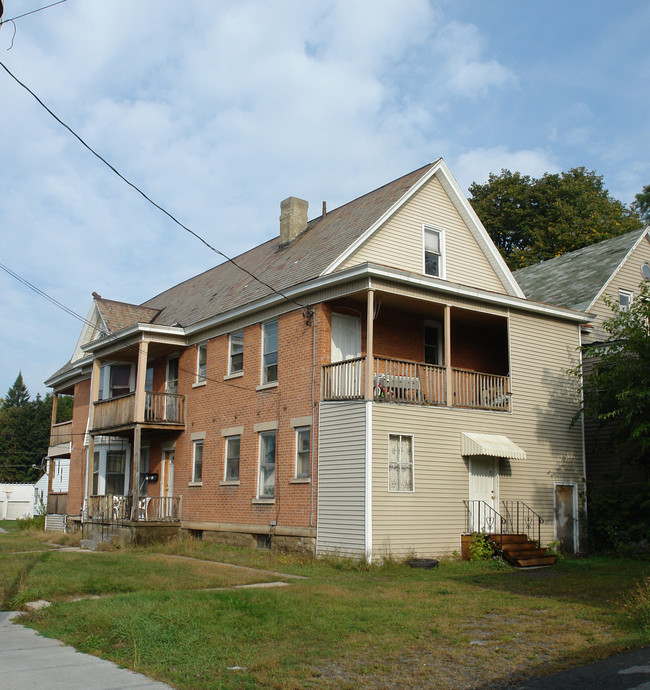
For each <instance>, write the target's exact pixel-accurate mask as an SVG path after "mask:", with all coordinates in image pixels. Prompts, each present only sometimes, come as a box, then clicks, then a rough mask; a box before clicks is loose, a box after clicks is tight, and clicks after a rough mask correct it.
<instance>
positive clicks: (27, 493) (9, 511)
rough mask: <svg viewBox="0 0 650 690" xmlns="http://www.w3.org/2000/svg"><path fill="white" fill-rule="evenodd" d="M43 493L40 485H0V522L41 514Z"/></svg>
mask: <svg viewBox="0 0 650 690" xmlns="http://www.w3.org/2000/svg"><path fill="white" fill-rule="evenodd" d="M43 501H44V493H43V489H42V487H41V486H40V484H39V483H38V482H37V483H35V484H0V520H18V519H19V518H30V517H34V515H39V514H42V513H41V510H42V508H43Z"/></svg>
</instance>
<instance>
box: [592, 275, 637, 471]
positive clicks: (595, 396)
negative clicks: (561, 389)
mask: <svg viewBox="0 0 650 690" xmlns="http://www.w3.org/2000/svg"><path fill="white" fill-rule="evenodd" d="M606 301H607V303H608V305H609V306H610V308H611V309H612V316H611V318H609V319H608V320H607V321H606V322H605V324H604V327H605V330H606V332H607V334H608V337H607V339H606V341H605V342H604V343H603V344H602V345H600V346H585V348H584V355H585V357H587V358H591V361H592V362H595V365H594V366H590V367H589V368H588V371H587V373H586V375H585V377H584V382H583V394H584V395H583V398H584V411H585V414H586V415H588V416H589V415H593V416H595V417H596V418H597V419H598V420H599V421H600V422H601V423H603V424H606V423H610V422H613V423H615V424H614V425H613V426H612V428H613V429H614V436H613V438H614V442H615V443H616V445H617V447H618V448H619V449H621V450H623V451H624V453H625V454H626V455H627V456H628V457H631V458H634V459H635V460H637V461H641V462H645V463H646V464H648V463H650V333H649V332H648V324H650V283H648V282H646V281H644V282H643V283H641V285H640V286H639V295H638V296H637V297H636V298H635V299H634V300H633V302H632V303H631V305H630V306H629V307H627V308H624V307H622V306H621V305H619V304H618V302H615V301H613V300H606Z"/></svg>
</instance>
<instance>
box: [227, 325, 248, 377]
mask: <svg viewBox="0 0 650 690" xmlns="http://www.w3.org/2000/svg"><path fill="white" fill-rule="evenodd" d="M243 370H244V331H237V332H236V333H231V334H230V345H229V353H228V373H229V374H239V373H241V372H242V371H243Z"/></svg>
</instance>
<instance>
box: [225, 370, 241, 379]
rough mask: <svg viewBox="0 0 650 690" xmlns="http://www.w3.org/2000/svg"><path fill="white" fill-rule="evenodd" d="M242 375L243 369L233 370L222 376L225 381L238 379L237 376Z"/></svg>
mask: <svg viewBox="0 0 650 690" xmlns="http://www.w3.org/2000/svg"><path fill="white" fill-rule="evenodd" d="M243 375H244V372H243V371H235V372H234V373H232V374H226V375H225V376H224V377H223V380H224V381H227V380H228V379H239V378H241V377H242V376H243Z"/></svg>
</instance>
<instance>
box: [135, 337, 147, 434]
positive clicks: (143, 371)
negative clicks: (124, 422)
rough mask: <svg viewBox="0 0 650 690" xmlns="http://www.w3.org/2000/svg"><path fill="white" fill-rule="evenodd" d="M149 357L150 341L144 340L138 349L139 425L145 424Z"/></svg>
mask: <svg viewBox="0 0 650 690" xmlns="http://www.w3.org/2000/svg"><path fill="white" fill-rule="evenodd" d="M148 357H149V341H148V340H143V341H142V342H141V343H140V345H139V348H138V363H137V368H136V371H135V419H134V420H133V421H135V422H137V423H141V422H144V408H145V401H146V397H147V392H146V391H145V389H144V387H145V384H146V380H147V358H148Z"/></svg>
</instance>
